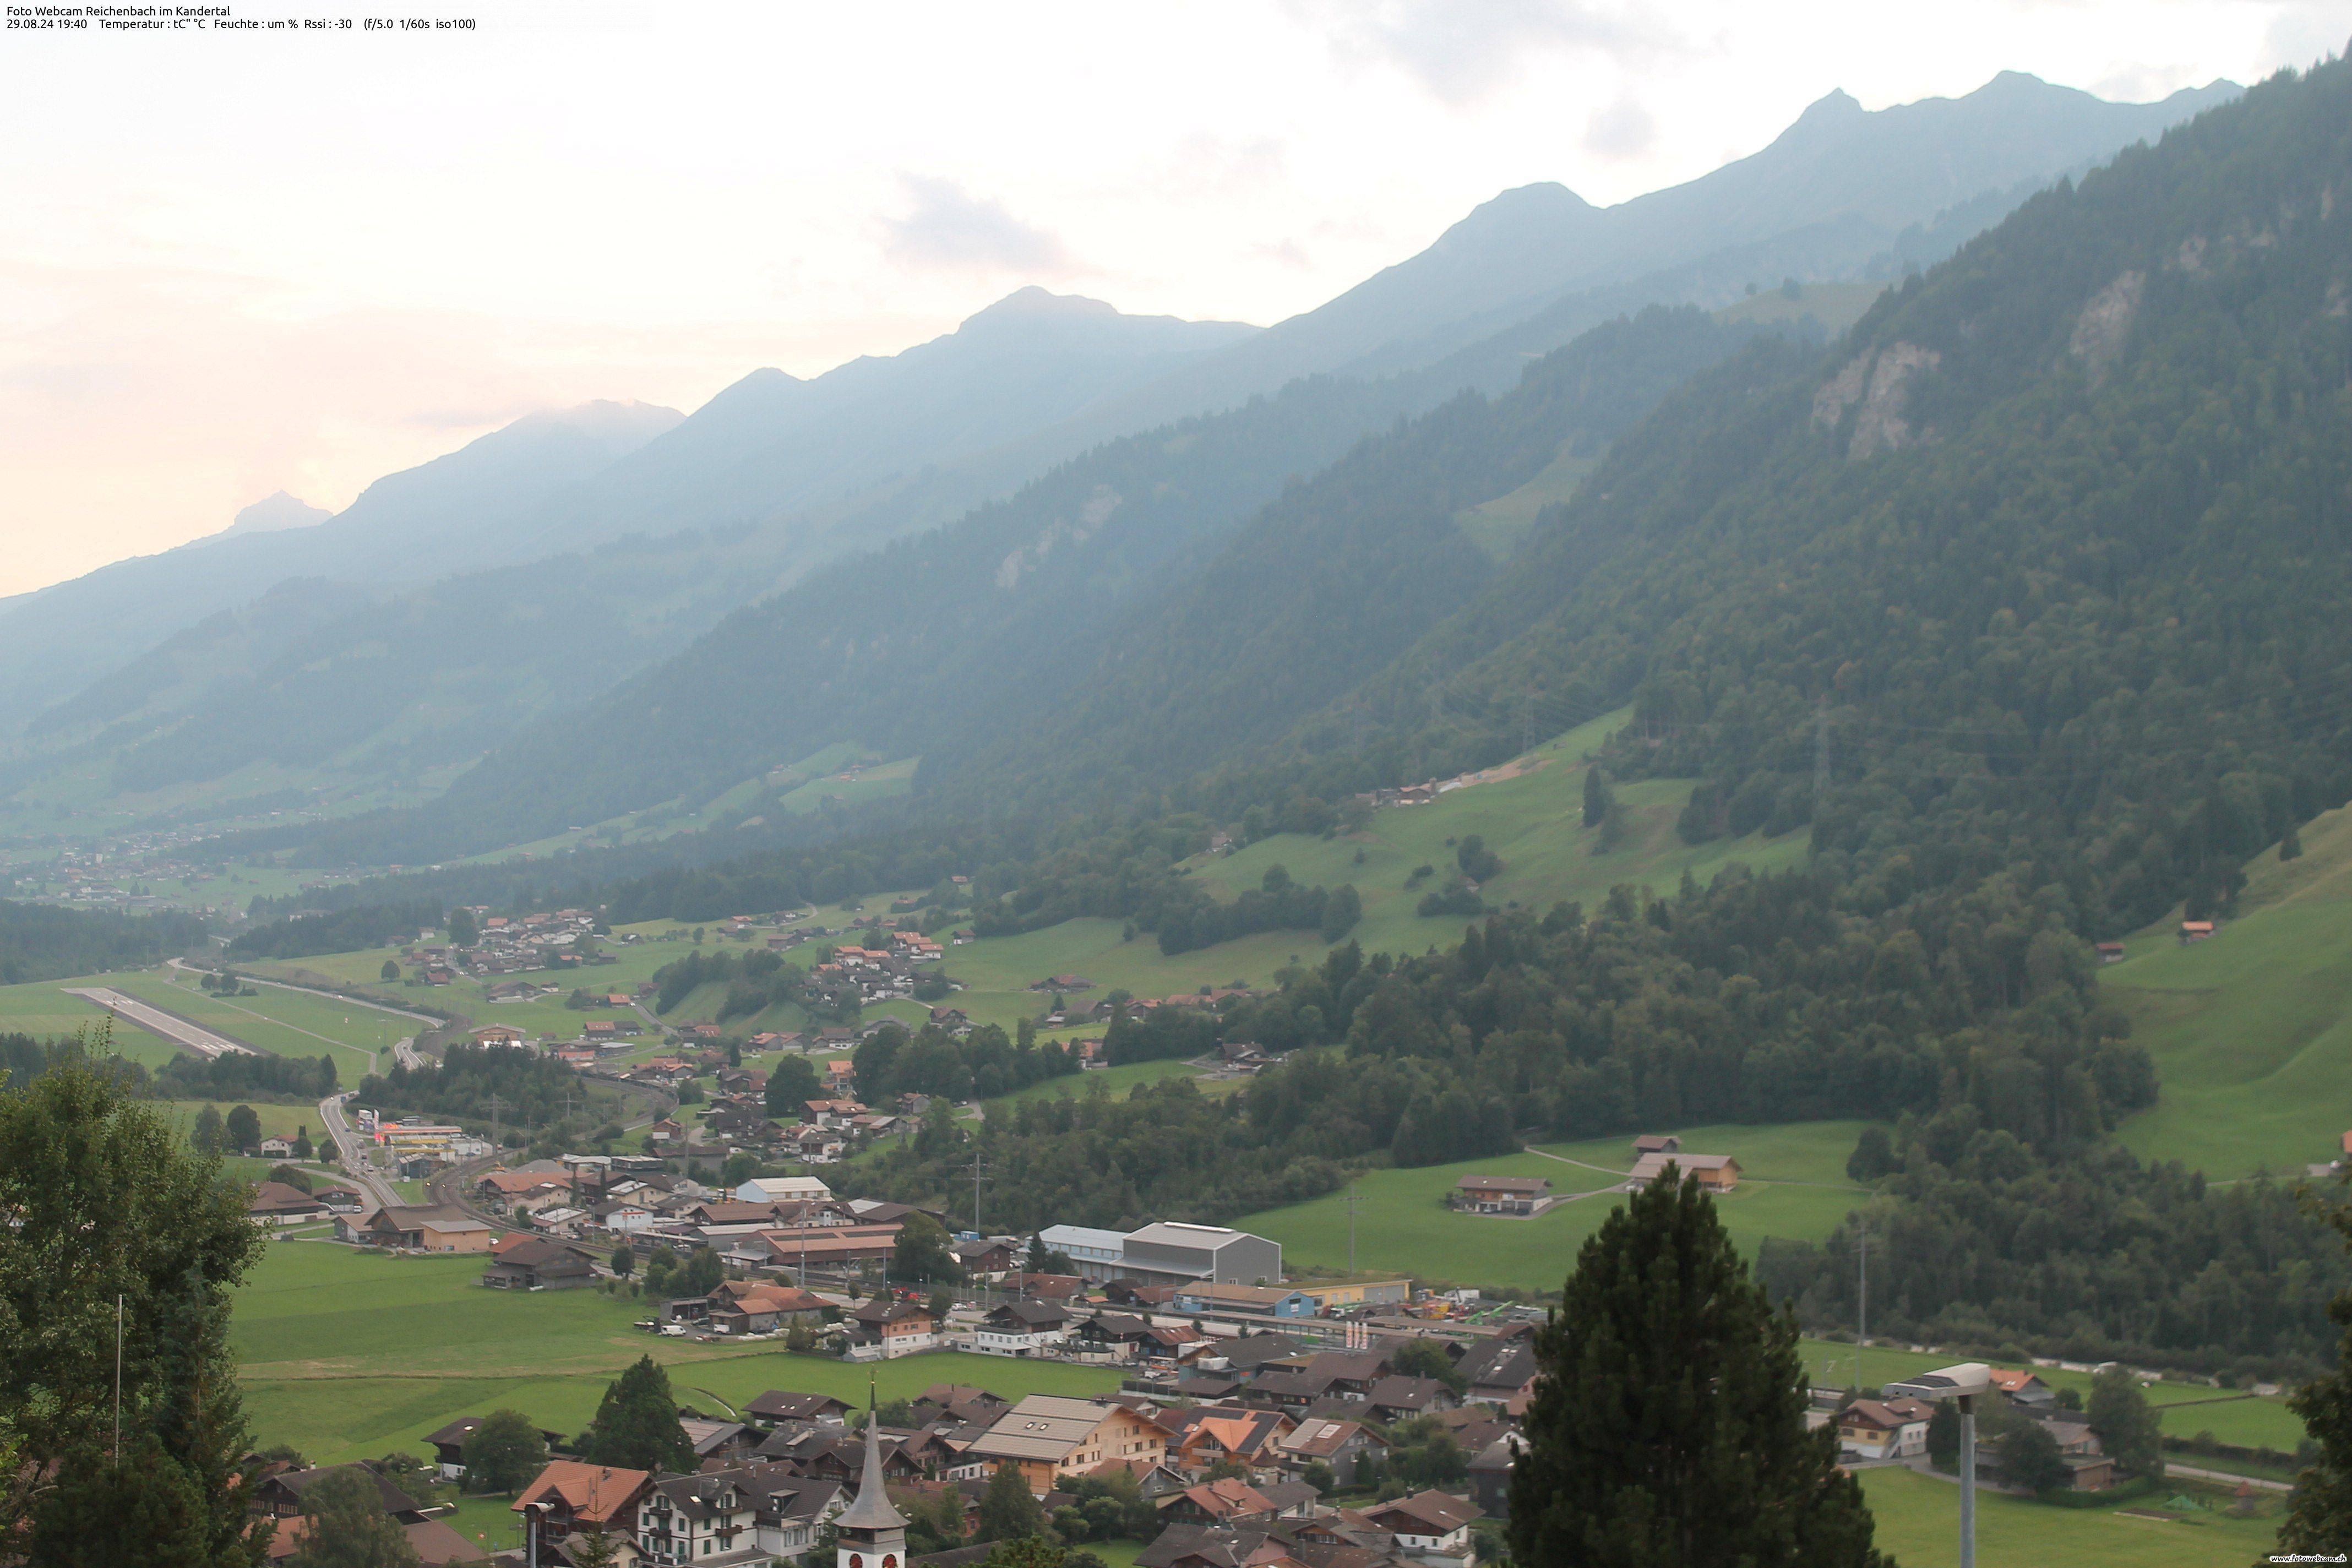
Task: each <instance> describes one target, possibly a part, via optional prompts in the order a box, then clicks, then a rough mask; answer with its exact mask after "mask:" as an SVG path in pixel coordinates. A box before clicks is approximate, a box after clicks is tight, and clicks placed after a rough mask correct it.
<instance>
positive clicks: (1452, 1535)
mask: <svg viewBox="0 0 2352 1568" xmlns="http://www.w3.org/2000/svg"><path fill="white" fill-rule="evenodd" d="M1364 1517H1365V1518H1367V1519H1369V1520H1370V1521H1372V1523H1374V1524H1376V1525H1378V1526H1379V1527H1380V1528H1381V1529H1382V1530H1385V1531H1389V1532H1390V1533H1391V1534H1392V1535H1394V1536H1395V1537H1396V1543H1397V1545H1398V1546H1399V1547H1400V1548H1402V1550H1404V1551H1407V1552H1443V1553H1444V1554H1445V1555H1447V1556H1449V1557H1451V1556H1455V1555H1460V1554H1463V1553H1466V1552H1468V1551H1469V1549H1470V1523H1471V1521H1473V1520H1475V1519H1476V1518H1477V1517H1478V1505H1477V1504H1475V1503H1474V1502H1472V1501H1470V1500H1468V1499H1467V1498H1459V1497H1455V1496H1454V1494H1453V1493H1452V1492H1440V1491H1421V1492H1415V1493H1413V1494H1412V1496H1411V1497H1401V1498H1398V1499H1397V1500H1394V1501H1393V1502H1384V1503H1376V1504H1374V1505H1373V1506H1372V1507H1370V1508H1368V1509H1366V1510H1364Z"/></svg>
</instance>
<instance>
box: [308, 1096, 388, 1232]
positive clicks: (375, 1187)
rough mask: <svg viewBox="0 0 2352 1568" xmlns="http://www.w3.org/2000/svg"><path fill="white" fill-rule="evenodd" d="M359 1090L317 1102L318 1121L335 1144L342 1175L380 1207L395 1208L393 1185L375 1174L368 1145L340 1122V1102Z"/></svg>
mask: <svg viewBox="0 0 2352 1568" xmlns="http://www.w3.org/2000/svg"><path fill="white" fill-rule="evenodd" d="M358 1092H359V1090H357V1089H345V1090H343V1092H342V1093H341V1094H331V1095H329V1096H327V1098H326V1099H324V1100H320V1101H319V1120H320V1121H321V1122H323V1123H324V1124H325V1126H326V1129H327V1136H328V1137H330V1138H332V1139H333V1140H334V1141H335V1154H336V1157H337V1158H338V1159H340V1160H341V1162H342V1165H343V1173H344V1174H345V1175H346V1176H348V1177H350V1178H351V1180H352V1183H353V1184H355V1185H356V1186H358V1188H359V1189H360V1191H361V1192H362V1193H364V1194H366V1195H367V1196H368V1197H370V1198H372V1199H373V1200H374V1202H375V1204H376V1205H377V1206H378V1207H380V1208H396V1207H398V1206H399V1205H400V1202H401V1198H400V1194H398V1193H397V1192H394V1190H393V1187H392V1184H391V1183H389V1182H387V1181H385V1180H384V1179H383V1177H382V1176H380V1175H378V1174H376V1173H375V1163H374V1161H373V1159H372V1158H371V1157H370V1156H369V1153H368V1145H367V1142H366V1141H365V1140H363V1139H362V1138H361V1137H360V1135H359V1133H358V1132H356V1131H353V1130H352V1125H351V1123H350V1122H348V1121H345V1120H344V1119H343V1101H345V1100H349V1099H350V1098H351V1097H352V1095H354V1094H357V1093H358Z"/></svg>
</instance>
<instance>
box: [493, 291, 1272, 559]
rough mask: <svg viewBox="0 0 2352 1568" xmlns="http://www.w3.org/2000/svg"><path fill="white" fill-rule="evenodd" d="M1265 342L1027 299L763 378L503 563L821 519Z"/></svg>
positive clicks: (538, 530)
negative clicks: (696, 531)
mask: <svg viewBox="0 0 2352 1568" xmlns="http://www.w3.org/2000/svg"><path fill="white" fill-rule="evenodd" d="M1256 331H1257V329H1256V328H1255V327H1251V326H1247V325H1244V324H1243V323H1240V322H1235V321H1179V320H1177V319H1176V318H1174V317H1172V316H1129V315H1123V314H1121V313H1120V312H1119V311H1118V310H1115V309H1113V308H1112V307H1111V306H1109V305H1107V304H1105V303H1103V302H1102V301H1101V300H1088V299H1085V298H1082V297H1079V296H1076V295H1060V294H1052V293H1048V292H1047V291H1046V290H1045V289H1038V288H1034V287H1033V288H1026V289H1020V290H1018V291H1016V292H1014V293H1013V294H1011V295H1008V296H1006V297H1005V298H1004V299H1003V300H998V301H997V302H996V303H995V304H993V305H991V306H989V307H988V308H987V309H986V310H982V311H980V312H978V313H977V314H975V315H973V316H971V318H970V319H968V320H967V321H964V322H963V323H962V324H961V326H959V327H958V328H957V329H956V330H955V331H952V332H950V333H948V334H946V335H945V336H943V337H939V338H934V339H932V340H931V341H930V342H925V343H919V344H917V345H916V346H915V347H913V348H910V349H908V350H907V351H905V352H904V353H898V354H893V355H888V356H874V355H867V356H865V357H862V358H859V359H855V360H852V361H850V362H849V363H846V364H844V365H840V366H837V367H836V368H835V369H833V370H830V371H827V372H825V373H824V374H823V375H820V376H817V377H815V378H814V379H812V380H808V381H802V380H799V379H797V378H795V377H793V376H790V375H787V374H784V373H783V372H782V371H779V370H761V371H755V372H753V373H752V374H750V375H748V376H746V377H744V378H743V379H742V380H741V381H739V382H737V383H736V384H734V385H732V386H730V387H729V388H727V390H726V391H724V392H722V393H720V394H719V395H718V396H717V397H714V398H713V399H711V401H710V402H709V404H708V405H705V406H704V407H702V408H700V409H698V410H697V411H696V413H695V415H694V416H693V417H691V418H689V419H688V420H687V421H685V422H684V423H683V424H682V425H680V426H678V427H677V429H676V430H674V431H672V432H670V433H669V434H668V435H667V436H665V437H663V438H662V439H660V440H658V441H655V442H652V443H649V444H648V445H647V446H646V447H645V449H644V450H642V451H640V452H638V453H636V454H635V455H634V456H633V457H631V458H628V459H626V460H625V461H622V462H619V463H615V464H614V466H613V468H611V470H609V471H608V472H605V473H603V474H600V475H598V476H597V478H596V479H595V480H594V481H593V483H591V484H588V485H583V486H581V487H578V488H576V489H573V490H571V491H568V492H566V493H564V494H562V495H560V496H555V497H551V498H550V499H549V500H547V501H546V502H545V503H544V504H543V505H542V506H541V508H540V509H539V512H538V515H536V516H535V517H533V518H532V519H530V521H529V522H528V523H527V524H526V525H525V526H524V527H523V528H521V529H520V530H519V531H517V533H516V536H515V538H514V540H513V541H512V542H510V543H509V546H508V548H507V554H508V555H509V558H511V559H516V560H525V559H530V558H531V557H532V556H534V555H538V554H547V553H552V552H554V551H556V550H559V549H577V548H579V547H581V546H583V545H588V544H595V543H601V542H604V541H606V540H610V539H616V538H619V537H621V536H623V535H625V534H627V533H633V532H644V533H654V534H659V533H664V532H668V531H674V530H676V529H678V528H682V527H689V526H703V525H707V524H710V523H726V522H735V521H767V520H771V519H774V518H778V517H785V516H792V515H793V514H796V513H803V512H811V511H817V512H823V511H824V510H827V509H829V508H833V507H835V506H837V505H838V503H840V502H841V501H842V500H843V499H844V498H845V497H851V496H856V495H860V494H861V493H862V492H866V491H868V490H871V489H874V488H875V487H877V486H887V485H889V484H891V483H893V482H894V481H901V480H903V479H905V478H907V477H908V476H909V475H911V474H913V473H915V472H917V471H919V470H922V469H924V468H935V467H940V466H942V465H951V464H955V463H957V462H958V461H959V460H961V459H965V458H973V457H976V456H979V455H981V454H983V453H986V452H988V451H990V450H992V448H995V447H1000V446H1002V445H1003V444H1005V443H1007V442H1010V441H1013V440H1015V439H1017V438H1019V437H1024V436H1028V435H1030V434H1032V433H1033V432H1035V431H1039V430H1043V429H1047V428H1050V427H1052V426H1055V425H1058V424H1060V423H1061V422H1062V421H1064V420H1066V419H1067V418H1068V417H1069V416H1072V415H1073V414H1076V412H1078V411H1079V410H1080V409H1082V408H1085V407H1087V405H1090V404H1093V403H1095V402H1097V401H1099V400H1101V399H1103V398H1105V397H1115V396H1118V395H1121V394H1123V393H1125V392H1127V391H1128V390H1129V389H1131V388H1133V387H1136V386H1139V385H1143V384H1149V383H1150V382H1153V381H1157V380H1159V379H1160V378H1162V377H1163V376H1165V375H1166V374H1170V373H1171V371H1172V370H1173V369H1174V368H1175V367H1177V366H1179V365H1181V364H1182V363H1186V362H1188V361H1192V360H1196V359H1198V358H1200V357H1202V355H1204V354H1207V353H1213V352H1215V351H1217V350H1220V349H1223V348H1226V347H1228V346H1230V345H1232V344H1234V343H1236V342H1244V341H1246V340H1247V339H1249V338H1250V337H1253V336H1255V333H1256ZM1122 433H1124V432H1122ZM1076 450H1077V447H1071V448H1070V451H1076ZM1063 455H1065V456H1066V455H1067V454H1066V453H1065V454H1063ZM1034 471H1035V470H1034V469H1033V470H1031V472H1030V473H1024V474H1021V475H1020V476H1019V479H1027V478H1029V477H1031V474H1032V473H1034ZM1014 482H1018V481H1017V480H1015V481H1014ZM1007 488H1010V487H1009V486H1008V487H1007ZM987 499H989V492H987V491H986V490H984V489H982V490H978V491H976V492H975V493H971V494H969V495H967V496H965V497H964V498H963V499H962V500H961V503H960V504H959V503H955V502H950V503H946V504H949V505H950V506H951V507H952V509H953V511H954V512H960V511H961V510H966V509H967V508H968V507H970V506H971V505H976V504H978V503H979V502H981V501H982V500H987ZM949 515H952V512H950V514H949ZM934 521H944V518H940V519H935V520H934Z"/></svg>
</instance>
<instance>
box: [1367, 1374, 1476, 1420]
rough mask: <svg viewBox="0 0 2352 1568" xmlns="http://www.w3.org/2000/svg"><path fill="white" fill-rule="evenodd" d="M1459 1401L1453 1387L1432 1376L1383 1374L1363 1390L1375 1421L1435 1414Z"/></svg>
mask: <svg viewBox="0 0 2352 1568" xmlns="http://www.w3.org/2000/svg"><path fill="white" fill-rule="evenodd" d="M1460 1403H1461V1401H1459V1400H1457V1399H1455V1398H1454V1392H1453V1390H1451V1389H1449V1388H1447V1387H1446V1386H1445V1384H1442V1383H1440V1382H1438V1381H1437V1379H1435V1378H1433V1377H1384V1378H1382V1379H1381V1380H1380V1381H1379V1382H1378V1383H1375V1384H1372V1386H1371V1387H1370V1390H1368V1391H1367V1392H1366V1393H1365V1394H1364V1408H1365V1409H1366V1410H1367V1411H1368V1412H1369V1413H1370V1415H1371V1417H1372V1419H1373V1420H1375V1421H1386V1422H1397V1421H1403V1420H1406V1419H1408V1418H1410V1417H1412V1416H1415V1415H1434V1414H1436V1413H1437V1412H1438V1411H1440V1410H1448V1409H1451V1408H1453V1407H1454V1405H1458V1404H1460Z"/></svg>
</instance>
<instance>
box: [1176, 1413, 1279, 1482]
mask: <svg viewBox="0 0 2352 1568" xmlns="http://www.w3.org/2000/svg"><path fill="white" fill-rule="evenodd" d="M1160 1419H1161V1425H1163V1426H1167V1427H1168V1428H1169V1431H1170V1433H1171V1439H1170V1447H1169V1452H1168V1463H1169V1464H1170V1465H1171V1466H1173V1467H1174V1468H1177V1469H1179V1470H1181V1471H1183V1472H1185V1473H1187V1474H1190V1475H1199V1474H1200V1473H1202V1471H1204V1470H1208V1469H1212V1468H1215V1467H1216V1466H1218V1465H1223V1464H1235V1465H1240V1466H1242V1467H1243V1468H1245V1469H1247V1470H1248V1471H1249V1472H1250V1473H1251V1475H1252V1477H1253V1478H1255V1477H1256V1476H1257V1475H1258V1474H1259V1473H1260V1472H1265V1473H1266V1474H1269V1475H1271V1474H1273V1473H1274V1472H1276V1471H1278V1470H1279V1469H1280V1468H1281V1467H1282V1464H1283V1455H1282V1449H1281V1443H1282V1440H1283V1439H1284V1438H1285V1437H1287V1436H1290V1434H1291V1432H1292V1431H1293V1430H1294V1429H1295V1425H1296V1424H1295V1423H1294V1422H1293V1421H1292V1420H1291V1418H1290V1417H1289V1416H1288V1415H1284V1414H1283V1413H1282V1412H1281V1411H1279V1410H1253V1409H1250V1408H1248V1407H1247V1406H1245V1405H1194V1406H1192V1408H1191V1409H1189V1410H1183V1411H1170V1412H1166V1413H1163V1415H1162V1416H1161V1418H1160Z"/></svg>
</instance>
